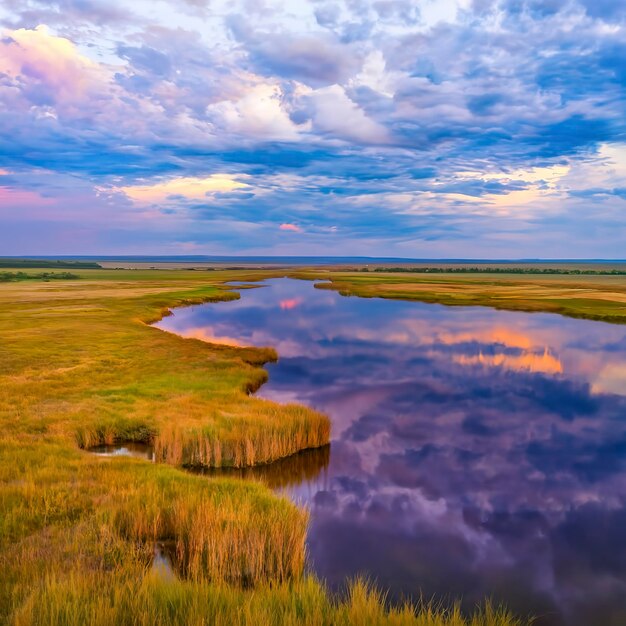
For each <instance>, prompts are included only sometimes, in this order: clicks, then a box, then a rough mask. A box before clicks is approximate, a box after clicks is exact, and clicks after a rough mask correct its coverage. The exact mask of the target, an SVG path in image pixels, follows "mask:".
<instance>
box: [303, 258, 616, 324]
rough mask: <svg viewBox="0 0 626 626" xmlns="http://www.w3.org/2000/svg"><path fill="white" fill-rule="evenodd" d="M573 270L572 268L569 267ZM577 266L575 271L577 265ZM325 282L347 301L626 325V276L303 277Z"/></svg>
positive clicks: (317, 273) (346, 274) (366, 274)
mask: <svg viewBox="0 0 626 626" xmlns="http://www.w3.org/2000/svg"><path fill="white" fill-rule="evenodd" d="M569 267H571V266H569ZM574 267H575V266H574ZM298 275H299V276H301V277H302V278H309V279H312V278H315V277H318V278H325V279H326V280H328V281H330V282H328V283H325V284H320V285H319V287H320V288H323V289H334V290H337V291H339V292H340V293H341V294H343V295H346V296H360V297H365V298H392V299H398V300H419V301H421V302H433V303H439V304H446V305H452V306H473V305H480V306H489V307H493V308H497V309H508V310H512V311H544V312H549V313H560V314H561V315H567V316H569V317H579V318H586V319H592V320H600V321H605V322H613V323H625V322H626V276H624V275H615V276H610V275H563V274H562V275H559V274H554V275H524V274H514V273H512V274H474V273H467V274H463V273H448V274H434V275H429V274H425V273H405V272H400V273H398V272H389V273H385V272H378V271H376V272H373V271H372V272H323V271H319V270H318V271H315V272H300V273H298Z"/></svg>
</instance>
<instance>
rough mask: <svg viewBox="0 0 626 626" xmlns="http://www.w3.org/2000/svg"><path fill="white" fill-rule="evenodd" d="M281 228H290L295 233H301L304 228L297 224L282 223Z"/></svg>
mask: <svg viewBox="0 0 626 626" xmlns="http://www.w3.org/2000/svg"><path fill="white" fill-rule="evenodd" d="M280 230H289V231H291V232H293V233H301V232H302V229H301V228H300V226H298V225H297V224H281V225H280Z"/></svg>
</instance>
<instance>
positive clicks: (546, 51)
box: [0, 0, 626, 258]
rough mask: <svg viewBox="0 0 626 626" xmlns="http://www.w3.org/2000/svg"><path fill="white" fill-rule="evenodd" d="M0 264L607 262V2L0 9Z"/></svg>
mask: <svg viewBox="0 0 626 626" xmlns="http://www.w3.org/2000/svg"><path fill="white" fill-rule="evenodd" d="M0 25H1V27H2V36H1V37H0V254H133V253H134V254H149V253H155V254H289V255H293V254H297V255H307V254H311V255H320V254H322V255H323V254H330V255H338V254H345V255H378V256H380V255H386V256H406V257H433V258H436V257H467V258H472V257H473V258H485V257H490V258H498V257H501V258H521V257H543V258H574V257H580V258H583V257H587V258H624V257H626V61H625V60H626V0H543V1H539V0H422V1H420V2H409V1H405V0H373V1H365V0H344V1H341V2H334V1H332V0H329V1H326V0H323V1H318V0H311V1H309V2H305V1H297V2H296V1H294V0H290V1H282V2H280V1H278V0H232V1H224V0H177V1H176V2H174V1H173V0H171V1H170V0H157V1H156V2H152V1H147V0H134V1H133V2H115V1H108V0H107V1H105V0H56V1H50V0H48V1H37V0H3V2H2V3H1V4H0Z"/></svg>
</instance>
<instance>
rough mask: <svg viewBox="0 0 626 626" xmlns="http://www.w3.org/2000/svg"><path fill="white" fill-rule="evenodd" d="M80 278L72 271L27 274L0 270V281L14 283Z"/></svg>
mask: <svg viewBox="0 0 626 626" xmlns="http://www.w3.org/2000/svg"><path fill="white" fill-rule="evenodd" d="M76 278H80V276H78V275H76V274H72V273H71V272H56V273H55V272H40V273H39V274H27V273H26V272H0V283H12V282H16V281H19V280H44V281H47V280H72V279H76Z"/></svg>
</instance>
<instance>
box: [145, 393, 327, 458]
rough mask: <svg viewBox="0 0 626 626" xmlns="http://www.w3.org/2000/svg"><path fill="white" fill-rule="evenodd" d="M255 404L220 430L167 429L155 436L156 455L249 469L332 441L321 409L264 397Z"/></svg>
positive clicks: (237, 412)
mask: <svg viewBox="0 0 626 626" xmlns="http://www.w3.org/2000/svg"><path fill="white" fill-rule="evenodd" d="M251 404H252V411H253V415H251V414H250V411H248V412H247V413H245V412H244V411H245V409H244V407H241V408H239V410H236V415H237V419H236V420H232V421H231V423H230V424H228V425H223V426H222V427H221V428H219V429H216V428H214V427H212V426H204V427H201V428H197V429H189V428H181V427H179V426H178V425H176V424H172V425H169V426H167V427H165V428H163V429H162V430H161V431H160V432H159V434H158V436H157V437H156V438H155V439H154V451H155V458H156V459H157V460H158V461H160V462H164V463H170V464H172V465H183V466H187V467H247V466H253V465H258V464H261V463H270V462H272V461H276V460H278V459H282V458H284V457H287V456H289V455H291V454H293V453H294V451H298V450H305V449H308V448H319V447H320V446H324V445H326V444H327V443H328V441H329V439H330V423H329V421H328V418H327V417H326V416H324V415H322V414H320V413H317V412H316V411H313V410H311V409H308V408H306V407H303V406H300V405H295V404H288V405H282V406H280V407H278V406H277V405H275V404H274V403H272V402H268V401H264V400H259V399H254V400H252V401H251Z"/></svg>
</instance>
